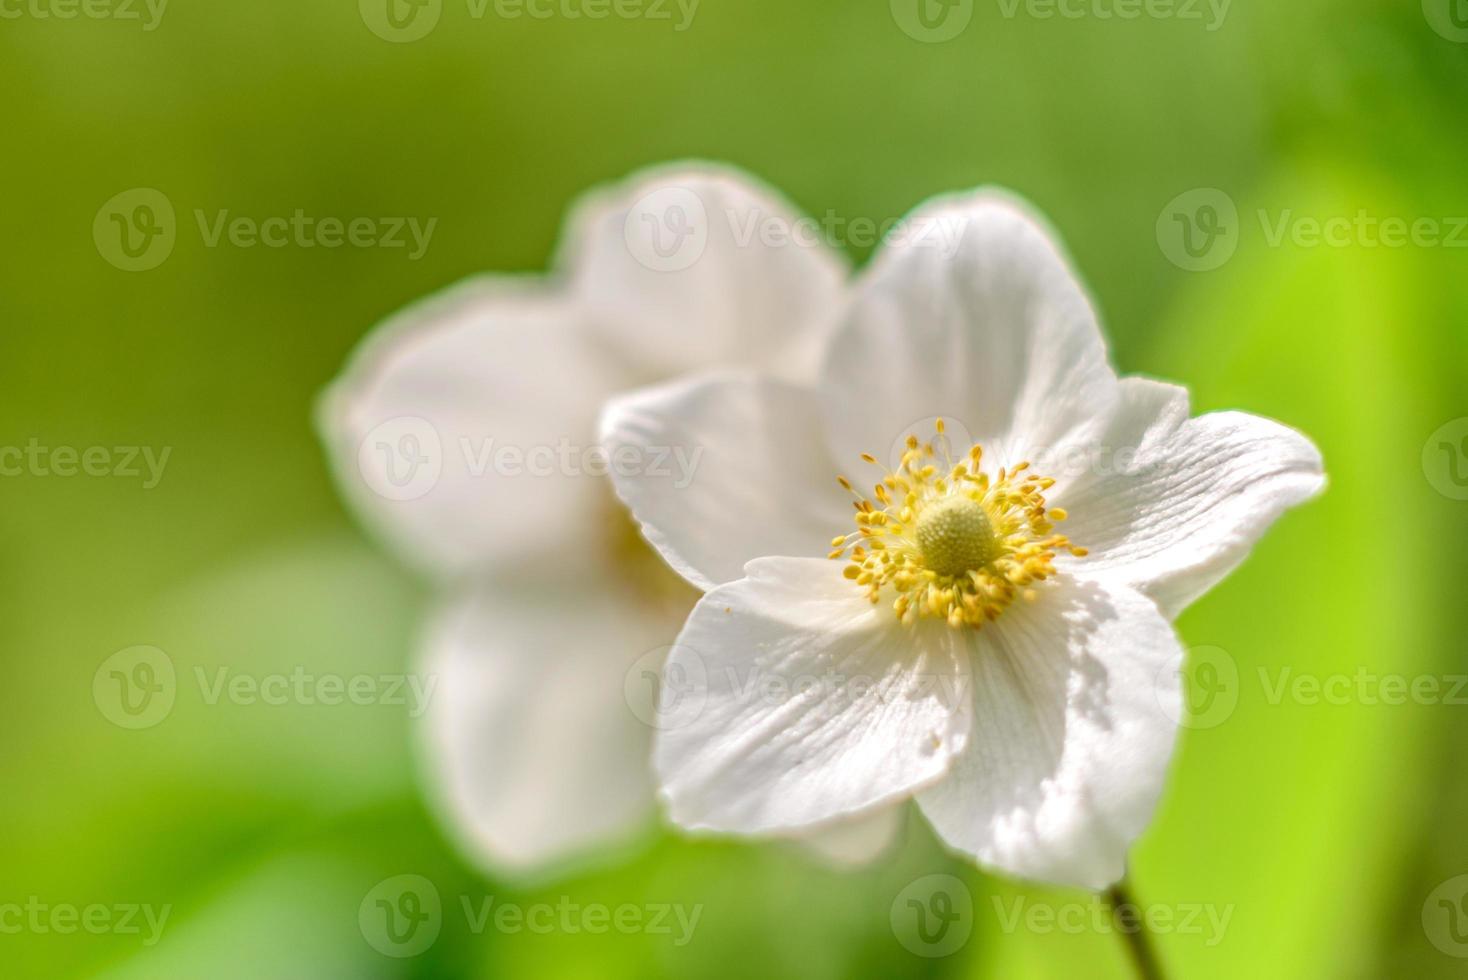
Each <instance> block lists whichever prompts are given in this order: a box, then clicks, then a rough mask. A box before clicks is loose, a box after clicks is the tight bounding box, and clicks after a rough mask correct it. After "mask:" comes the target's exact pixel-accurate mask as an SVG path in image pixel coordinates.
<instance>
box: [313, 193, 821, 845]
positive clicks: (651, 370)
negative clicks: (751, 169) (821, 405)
mask: <svg viewBox="0 0 1468 980" xmlns="http://www.w3.org/2000/svg"><path fill="white" fill-rule="evenodd" d="M754 219H758V220H759V221H780V222H785V223H789V222H792V221H793V220H794V216H793V214H792V212H791V210H790V208H789V206H788V205H787V204H786V203H785V202H783V201H782V200H780V199H779V198H777V197H775V196H774V195H772V194H771V193H769V192H768V191H766V190H764V189H763V188H760V187H757V186H754V185H752V184H750V183H749V182H747V181H746V180H744V179H742V178H740V177H738V176H736V175H734V174H733V173H729V172H724V171H720V170H713V169H709V168H706V167H699V168H694V169H680V170H662V171H658V172H656V173H650V174H643V175H641V176H639V177H637V178H635V179H633V180H631V181H629V182H628V183H626V184H624V185H622V186H620V187H617V188H613V189H611V190H609V191H606V192H603V193H600V194H596V195H593V196H592V197H591V198H590V199H588V200H587V201H585V202H584V203H583V204H582V205H581V206H580V207H579V208H578V209H577V210H576V211H575V213H574V215H573V217H572V219H571V221H570V225H569V228H568V231H567V235H566V241H567V247H566V249H565V251H564V252H563V254H562V255H561V257H560V260H559V262H558V263H557V265H558V269H559V272H558V274H557V275H556V276H554V277H553V278H551V279H550V280H548V281H547V280H543V279H532V278H514V277H497V278H487V279H480V280H475V281H471V282H468V283H466V284H463V285H460V286H458V287H456V288H454V289H452V290H449V291H448V292H447V293H444V294H443V295H440V296H437V297H434V298H432V299H430V300H428V301H426V302H424V303H422V304H421V305H419V306H417V307H415V308H413V309H412V310H410V311H408V312H407V313H404V314H402V315H401V316H399V317H397V318H396V319H395V320H393V321H392V322H390V323H388V324H387V325H386V326H384V327H383V328H381V329H380V330H378V331H377V332H376V333H375V334H374V336H373V337H372V338H371V339H370V340H369V341H368V342H367V343H366V344H365V345H364V346H363V347H362V349H361V350H360V351H359V352H358V353H357V354H356V355H355V356H354V357H353V359H352V361H351V363H350V364H349V366H348V367H347V369H346V371H345V372H344V374H343V376H342V377H341V378H340V379H339V380H337V381H336V382H335V384H334V385H333V386H332V389H331V390H330V391H329V392H328V393H327V396H326V398H325V399H324V401H323V404H322V410H321V428H322V431H323V435H324V438H325V441H326V444H327V446H328V449H329V451H330V454H331V459H332V463H333V467H334V470H335V473H336V476H337V478H338V482H339V484H340V486H341V488H342V491H343V493H344V494H345V496H346V497H347V499H348V500H349V501H350V502H351V503H352V504H353V505H354V508H355V510H356V512H357V513H358V514H359V515H360V517H361V518H362V519H363V520H364V521H365V522H366V523H367V524H368V525H370V526H371V527H372V528H373V529H374V530H376V531H377V532H379V534H380V536H381V537H382V538H383V539H384V540H385V541H387V542H388V543H389V545H391V546H392V547H393V549H394V550H395V551H396V552H397V553H398V554H400V555H401V556H402V557H403V558H404V559H405V560H406V561H407V562H409V563H410V564H412V565H413V566H414V567H416V568H417V569H419V570H421V571H423V572H425V573H427V574H428V575H429V576H431V578H432V580H433V581H434V582H435V583H436V584H437V585H438V587H439V589H440V590H441V594H440V596H439V598H438V601H437V611H436V612H435V613H434V615H433V616H432V618H431V619H432V621H431V624H430V627H429V628H428V629H427V631H426V634H425V638H424V641H423V650H422V660H423V663H422V669H423V670H424V671H426V672H428V673H429V674H431V675H436V676H437V678H438V681H439V683H438V687H437V691H436V694H435V697H434V699H433V700H432V701H431V702H430V705H429V710H428V712H427V715H426V716H425V719H424V728H423V739H424V747H425V750H424V753H423V755H424V761H425V768H426V770H427V776H428V780H429V783H430V789H431V791H432V794H433V796H435V797H436V798H437V799H438V800H439V801H440V802H441V808H442V810H443V812H444V813H445V815H446V818H447V821H448V823H449V827H450V829H451V831H452V832H453V833H454V834H455V836H456V837H457V838H458V839H459V841H460V843H461V844H462V845H463V846H464V847H465V848H466V849H467V850H468V851H469V852H470V853H471V854H472V855H474V856H475V857H476V858H477V859H479V860H480V861H481V862H483V863H484V864H486V865H488V866H490V867H492V868H494V869H496V870H507V869H508V870H521V869H524V870H531V871H536V872H539V871H540V870H541V869H542V868H543V867H544V866H545V865H546V864H547V863H548V862H558V861H560V860H561V859H563V858H566V857H574V856H577V855H580V854H582V853H584V852H586V851H588V850H590V849H592V848H594V847H598V846H601V845H604V844H607V843H610V842H615V841H616V840H618V839H620V838H623V837H626V836H629V835H630V834H631V833H633V832H634V831H635V830H636V829H637V828H639V826H640V825H641V824H642V823H643V822H644V821H645V820H646V819H647V818H648V817H649V815H650V814H651V812H652V810H653V805H654V798H653V784H652V776H651V772H650V762H649V758H650V752H651V735H652V730H651V728H650V727H649V725H648V724H646V723H645V722H644V721H643V720H639V718H638V717H637V716H636V715H635V714H634V712H633V711H632V710H631V709H630V708H629V706H628V704H627V702H626V700H625V696H624V681H626V680H627V677H628V675H629V670H632V668H634V665H636V666H637V667H638V668H639V671H640V668H641V667H642V666H644V665H650V668H651V670H652V675H651V676H652V678H653V679H654V680H655V679H656V677H657V671H658V670H659V669H660V668H661V657H662V652H660V650H661V651H665V649H666V647H667V646H668V644H669V643H670V641H671V640H672V638H673V636H674V635H675V634H676V632H677V629H678V626H679V624H681V622H682V621H683V619H684V617H685V616H686V614H687V612H688V610H689V609H690V608H691V607H692V604H693V601H694V599H696V598H697V593H696V592H695V591H694V590H692V589H690V588H688V586H687V585H686V584H684V583H683V582H682V581H681V580H679V579H678V578H677V577H676V576H674V575H672V574H671V573H670V572H668V571H667V569H666V567H665V566H664V565H663V564H662V562H661V561H660V560H659V559H658V558H657V556H656V555H655V554H653V553H652V552H651V551H650V550H649V549H647V548H646V546H645V545H644V544H643V543H642V542H641V540H640V539H639V538H638V536H637V533H636V528H635V526H634V525H633V524H632V522H631V520H630V519H629V518H628V517H627V516H626V515H625V512H624V511H623V510H622V508H621V506H620V504H618V503H617V501H616V497H615V495H614V493H613V492H612V488H611V484H610V482H609V481H608V480H607V479H606V478H605V476H604V475H601V474H604V473H605V464H606V460H605V459H604V458H603V457H600V456H598V454H597V442H596V419H597V414H598V412H599V410H600V408H601V406H602V404H603V403H604V401H605V400H606V399H607V398H608V397H610V396H612V395H614V394H616V393H618V392H622V391H627V390H632V389H634V388H636V387H637V386H639V385H643V384H647V383H650V382H653V381H657V380H660V379H663V378H667V377H671V376H675V375H678V374H680V373H683V372H686V371H690V370H695V369H699V370H702V369H708V368H711V367H714V366H716V365H721V364H722V365H734V366H744V367H747V368H750V369H757V370H761V371H767V372H770V373H772V374H777V375H780V376H783V377H786V378H801V377H807V378H808V377H811V376H813V373H814V369H815V366H816V363H817V357H818V354H819V351H820V348H821V343H820V341H821V339H822V328H823V326H828V325H829V322H830V319H831V317H832V315H833V313H834V311H835V310H836V309H838V307H839V301H840V297H841V295H842V294H843V292H844V290H845V289H846V288H847V285H846V281H847V275H848V274H847V269H846V267H845V266H844V265H843V263H842V262H841V261H840V260H839V259H837V258H836V257H835V256H834V254H832V253H829V252H826V251H819V250H816V249H812V248H797V247H783V248H771V247H766V246H762V245H761V242H760V241H759V239H758V238H757V237H756V238H754V239H752V240H750V241H742V240H741V239H740V238H739V235H738V231H739V229H740V228H744V227H749V226H750V222H751V221H752V220H754ZM696 462H697V460H687V459H683V460H680V459H678V458H676V457H665V456H661V455H659V454H657V453H656V452H652V453H649V454H648V455H647V456H645V457H642V458H640V459H638V460H633V461H631V464H632V465H634V466H637V467H639V468H640V469H642V470H643V471H644V472H647V473H649V474H652V473H654V471H655V472H656V473H657V474H661V475H649V479H653V480H658V479H667V480H669V482H670V483H674V482H678V480H679V478H681V477H684V476H686V471H687V470H688V469H691V468H693V465H694V464H696ZM612 464H613V465H620V464H618V461H617V460H612ZM640 658H641V662H639V661H640ZM639 671H633V673H632V682H633V683H641V681H640V680H638V677H637V673H638V672H639ZM842 843H843V842H842V841H840V840H833V841H832V842H831V846H832V847H837V848H839V847H840V846H841V845H842Z"/></svg>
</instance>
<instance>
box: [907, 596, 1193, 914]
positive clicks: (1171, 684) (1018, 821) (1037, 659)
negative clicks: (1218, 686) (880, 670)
mask: <svg viewBox="0 0 1468 980" xmlns="http://www.w3.org/2000/svg"><path fill="white" fill-rule="evenodd" d="M968 635H969V637H970V649H971V654H972V658H973V673H974V684H973V693H974V721H973V730H972V733H971V736H970V739H969V747H968V750H967V751H966V752H965V753H964V754H963V755H961V756H960V757H959V758H958V759H957V760H956V761H955V762H954V766H953V771H952V773H951V774H950V775H949V776H948V778H947V779H945V780H944V781H943V782H941V783H940V784H938V785H937V786H934V787H933V788H931V789H928V790H925V791H924V792H922V793H920V794H919V795H918V803H919V805H920V806H921V807H922V809H923V812H924V813H925V814H926V815H927V817H928V819H929V820H930V821H931V822H932V824H933V827H934V829H935V830H937V832H938V834H939V835H940V836H941V837H943V839H944V840H946V841H947V842H948V843H949V844H950V845H952V846H953V847H955V848H957V849H959V850H961V851H963V852H965V853H967V854H970V855H973V856H974V857H976V858H978V860H979V861H980V862H981V863H982V864H984V865H986V866H989V867H992V868H995V869H998V870H1001V871H1004V872H1007V873H1009V874H1013V875H1018V876H1020V877H1024V878H1031V879H1036V880H1040V881H1046V882H1050V883H1053V884H1060V885H1075V886H1080V887H1085V888H1091V889H1096V890H1100V889H1102V888H1105V887H1106V886H1107V885H1110V884H1111V883H1113V882H1115V881H1117V880H1118V879H1119V878H1120V877H1121V876H1122V874H1123V872H1124V870H1125V858H1126V852H1127V849H1128V847H1129V846H1130V845H1131V843H1132V841H1133V840H1135V839H1136V838H1137V836H1138V835H1139V834H1141V832H1142V830H1143V829H1144V828H1145V827H1146V825H1147V822H1148V820H1149V819H1150V818H1151V815H1152V811H1153V809H1154V807H1155V806H1156V803H1157V798H1158V796H1159V795H1160V793H1161V790H1162V783H1163V779H1164V776H1165V775H1166V770H1167V763H1168V759H1169V757H1170V755H1171V753H1172V746H1173V742H1174V739H1175V733H1176V725H1175V723H1174V722H1173V719H1174V718H1177V717H1179V712H1180V711H1181V695H1180V693H1179V682H1178V678H1177V674H1176V671H1175V670H1171V669H1169V667H1170V661H1171V659H1172V658H1173V657H1176V656H1178V655H1179V654H1180V649H1181V648H1180V647H1179V646H1178V642H1177V639H1176V637H1175V636H1174V634H1173V631H1172V627H1171V626H1170V625H1169V624H1168V623H1167V621H1166V620H1165V619H1163V617H1162V614H1161V613H1160V612H1159V611H1158V609H1157V607H1156V606H1155V605H1154V604H1153V603H1152V602H1151V600H1149V599H1147V598H1146V597H1144V596H1141V595H1139V594H1137V593H1135V592H1132V591H1130V590H1128V589H1123V588H1112V587H1108V586H1105V585H1101V584H1098V583H1096V582H1088V581H1085V580H1078V579H1075V578H1073V577H1069V576H1061V577H1060V578H1058V579H1055V580H1052V583H1051V584H1050V585H1049V586H1048V587H1046V588H1044V589H1042V590H1041V595H1040V597H1039V598H1038V599H1037V600H1036V601H1035V602H1033V603H1017V604H1016V605H1014V606H1012V607H1011V608H1010V609H1008V610H1006V611H1005V612H1004V614H1003V615H1001V616H1000V617H999V619H998V620H996V621H995V622H994V623H992V624H990V625H988V626H985V627H984V628H983V629H982V630H979V631H977V632H975V633H970V634H968Z"/></svg>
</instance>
